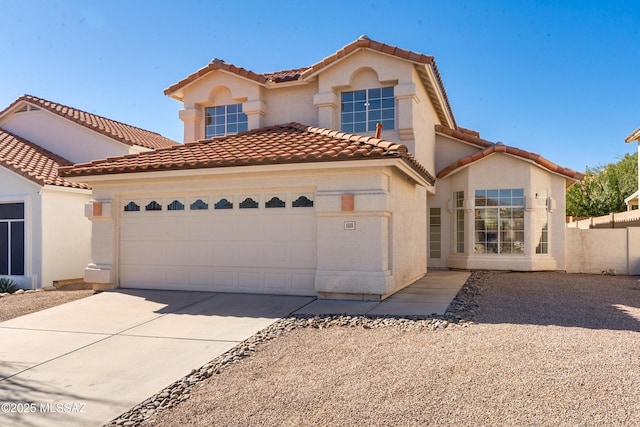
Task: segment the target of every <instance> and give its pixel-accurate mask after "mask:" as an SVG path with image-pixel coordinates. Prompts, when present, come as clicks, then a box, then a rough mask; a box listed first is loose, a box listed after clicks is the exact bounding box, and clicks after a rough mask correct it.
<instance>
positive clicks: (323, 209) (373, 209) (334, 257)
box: [85, 160, 426, 299]
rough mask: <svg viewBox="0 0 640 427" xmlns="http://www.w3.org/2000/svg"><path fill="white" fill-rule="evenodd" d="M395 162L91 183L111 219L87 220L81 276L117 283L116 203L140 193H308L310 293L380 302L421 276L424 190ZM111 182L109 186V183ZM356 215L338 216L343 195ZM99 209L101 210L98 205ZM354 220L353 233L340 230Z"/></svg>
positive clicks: (156, 175) (146, 175)
mask: <svg viewBox="0 0 640 427" xmlns="http://www.w3.org/2000/svg"><path fill="white" fill-rule="evenodd" d="M399 162H401V161H400V160H393V161H391V162H390V161H387V160H383V161H377V160H376V161H366V162H365V161H359V162H358V161H356V162H344V163H342V162H338V163H334V164H320V165H318V166H315V167H314V168H313V169H304V167H303V168H301V167H300V166H299V165H280V166H278V167H253V168H251V169H249V168H246V167H244V168H228V169H225V170H220V169H219V170H204V171H183V172H165V173H155V172H154V173H143V174H137V176H134V175H132V174H129V175H123V176H122V178H123V180H121V181H118V178H119V177H115V176H112V177H109V181H90V182H91V185H92V187H93V189H94V191H93V198H94V199H95V200H99V201H103V202H110V203H111V205H110V208H111V216H110V217H102V218H94V220H93V221H92V232H93V239H92V261H91V263H90V264H89V266H88V269H87V271H86V273H85V277H86V278H87V280H88V281H91V282H110V283H113V284H114V285H117V284H118V277H119V276H118V274H119V273H118V255H117V253H118V235H117V229H118V214H119V212H118V209H119V208H118V206H119V202H120V200H121V198H122V197H124V196H126V197H144V195H146V194H156V195H157V194H165V195H167V197H169V196H171V195H173V194H175V195H181V196H189V195H198V194H229V193H238V192H242V193H246V194H252V193H264V192H269V191H271V192H274V193H278V192H282V191H289V192H290V191H294V190H295V191H301V192H310V193H311V194H314V198H315V200H314V209H315V212H316V220H317V270H316V284H315V288H316V291H317V292H318V294H319V295H320V296H324V297H349V298H365V299H368V298H374V299H375V298H379V297H380V296H381V295H385V294H388V293H390V292H393V291H394V290H396V289H399V288H401V287H404V286H406V285H408V284H409V283H410V282H411V281H412V280H413V279H415V278H418V277H420V276H421V275H423V274H424V273H426V242H425V240H424V238H423V236H424V233H425V230H426V217H425V213H424V207H425V206H426V191H425V190H424V188H422V187H419V186H416V185H415V184H414V181H413V180H412V179H411V178H409V177H408V176H407V175H406V174H405V173H404V172H399V171H398V170H396V168H395V167H394V166H391V165H392V164H399ZM114 179H115V180H114ZM345 193H348V194H353V195H354V198H355V208H354V210H353V211H343V209H342V195H343V194H345ZM103 206H104V205H103ZM345 221H354V222H355V224H356V227H355V230H347V229H345Z"/></svg>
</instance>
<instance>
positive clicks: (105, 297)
mask: <svg viewBox="0 0 640 427" xmlns="http://www.w3.org/2000/svg"><path fill="white" fill-rule="evenodd" d="M468 277H469V273H468V272H459V271H432V272H429V274H427V275H426V276H425V277H424V278H422V279H420V280H418V281H417V282H416V283H414V284H413V285H411V286H409V287H407V288H406V289H404V290H402V291H400V292H398V293H397V294H395V295H393V296H391V297H390V298H388V299H387V300H385V301H382V302H380V301H377V302H376V301H333V300H316V299H315V298H313V297H294V296H276V295H254V294H223V293H207V292H181V291H153V290H117V291H110V292H103V293H101V294H98V295H93V296H91V297H89V298H85V299H81V300H78V301H74V302H71V303H68V304H64V305H61V306H58V307H54V308H51V309H48V310H44V311H40V312H37V313H33V314H29V315H27V316H22V317H18V318H16V319H12V320H8V321H6V322H2V323H0V426H3V427H5V426H21V427H22V426H57V425H60V426H92V425H103V424H104V423H107V422H109V421H111V420H112V419H114V418H115V417H117V416H119V415H120V414H122V413H123V412H125V411H127V410H129V409H131V408H132V407H134V406H135V405H137V404H138V403H140V402H142V401H144V400H145V399H147V398H148V397H149V396H152V395H154V394H155V393H157V392H158V391H160V390H161V389H163V388H164V387H166V386H168V385H169V384H171V383H173V382H174V381H176V380H178V379H180V378H182V377H184V376H185V375H187V374H189V373H190V372H191V370H192V369H197V368H199V367H200V366H202V365H204V364H206V363H207V362H209V361H211V360H212V359H214V358H215V357H217V356H219V355H220V354H222V353H224V352H226V351H227V350H229V349H231V348H233V347H235V346H236V345H237V344H238V343H240V342H242V341H244V340H245V339H247V338H249V337H250V336H252V335H253V334H255V333H256V332H258V331H260V330H262V329H264V328H266V327H267V326H269V325H270V324H272V323H274V322H275V321H277V320H278V319H280V318H281V317H284V316H287V315H289V314H290V313H294V312H295V313H298V314H311V315H316V314H318V315H322V314H335V313H349V314H368V315H415V314H419V315H429V314H432V313H437V314H442V313H444V312H445V310H446V309H447V307H448V306H449V303H450V302H451V300H452V299H453V298H454V297H455V295H456V294H457V292H458V291H459V290H460V288H461V287H462V286H463V284H464V283H465V281H466V280H467V278H468Z"/></svg>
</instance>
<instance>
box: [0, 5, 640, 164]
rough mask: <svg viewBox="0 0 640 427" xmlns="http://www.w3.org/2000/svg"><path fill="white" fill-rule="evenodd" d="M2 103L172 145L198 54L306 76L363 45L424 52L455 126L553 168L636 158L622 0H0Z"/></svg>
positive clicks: (634, 52) (636, 79)
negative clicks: (169, 90) (44, 109)
mask: <svg viewBox="0 0 640 427" xmlns="http://www.w3.org/2000/svg"><path fill="white" fill-rule="evenodd" d="M0 7H1V10H2V24H0V38H1V39H2V40H3V43H2V45H3V49H2V66H1V67H0V108H4V107H5V106H7V105H9V104H10V103H11V102H12V101H14V100H15V99H16V98H18V97H19V96H21V95H23V94H25V93H28V94H31V95H35V96H39V97H42V98H45V99H49V100H51V101H55V102H59V103H62V104H66V105H70V106H73V107H76V108H80V109H83V110H86V111H89V112H92V113H95V114H99V115H102V116H106V117H109V118H111V119H114V120H119V121H122V122H125V123H128V124H131V125H135V126H139V127H142V128H145V129H149V130H152V131H156V132H159V133H161V134H163V135H165V136H167V137H169V138H172V139H176V140H178V141H181V140H182V122H181V121H180V120H179V119H178V110H179V109H180V108H181V105H180V104H179V103H178V102H176V101H173V100H171V99H169V98H167V97H166V96H165V95H164V94H163V90H164V89H165V88H166V87H168V86H170V85H172V84H173V83H176V82H177V81H179V80H180V79H182V78H183V77H186V76H187V75H189V74H190V73H192V72H194V71H195V70H197V69H199V68H201V67H203V66H205V65H206V64H207V63H208V62H209V61H210V60H211V59H212V58H214V57H215V58H221V59H224V60H225V61H227V62H230V63H233V64H235V65H238V66H242V67H245V68H248V69H250V70H253V71H256V72H270V71H278V70H281V69H288V68H297V67H303V66H308V65H311V64H313V63H315V62H317V61H319V60H320V59H322V58H324V57H325V56H327V55H330V54H332V53H333V52H335V51H336V50H338V49H340V48H342V47H343V46H344V45H346V44H348V43H350V42H352V41H353V40H355V39H357V38H358V36H360V35H361V34H367V35H368V36H369V37H370V38H372V39H374V40H378V41H381V42H385V43H388V44H391V45H395V46H398V47H401V48H404V49H409V50H413V51H416V52H420V53H424V54H428V55H434V56H435V58H436V62H437V65H438V67H439V69H440V72H441V74H442V78H443V81H444V85H445V88H446V90H447V93H448V96H449V100H450V102H451V105H452V108H453V111H454V114H455V117H456V120H457V122H458V124H459V125H460V126H464V127H467V128H471V129H475V130H478V131H480V133H481V136H482V137H484V138H486V139H489V140H491V141H502V142H504V143H505V144H507V145H513V146H516V147H519V148H522V149H526V150H530V151H534V152H537V153H539V154H542V155H543V156H545V157H547V158H548V159H550V160H552V161H554V162H556V163H560V164H562V165H563V166H567V167H571V168H574V169H578V170H584V169H585V167H587V166H594V165H597V164H605V163H608V162H613V161H617V159H618V158H619V157H620V156H622V155H624V154H625V153H631V152H633V151H634V150H636V149H637V146H636V145H634V144H625V143H624V138H625V137H626V136H627V135H628V134H629V133H631V132H632V131H633V130H635V129H636V128H638V127H640V34H639V33H638V27H639V26H638V23H639V22H640V2H636V1H626V2H624V1H620V2H616V1H606V2H605V1H601V2H596V1H589V0H584V1H519V0H512V1H480V0H478V1H456V0H422V1H367V2H364V1H363V2H350V1H345V0H342V1H334V0H324V1H309V2H307V1H295V2H293V1H278V2H263V1H261V2H257V1H248V0H246V1H242V2H240V1H237V2H236V1H211V0H209V1H196V0H193V1H189V0H185V1H171V0H167V1H157V0H156V1H136V0H127V1H72V0H69V1H55V0H48V1H34V0H20V1H10V0H0Z"/></svg>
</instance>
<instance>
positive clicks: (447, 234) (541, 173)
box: [428, 154, 565, 271]
mask: <svg viewBox="0 0 640 427" xmlns="http://www.w3.org/2000/svg"><path fill="white" fill-rule="evenodd" d="M497 170H499V171H500V173H499V174H497V173H496V171H497ZM507 178H508V180H507ZM443 181H448V182H443ZM564 185H565V179H564V178H563V177H561V176H558V175H555V174H552V173H549V172H548V171H546V170H545V169H542V168H540V167H538V166H536V165H534V164H532V163H530V162H527V161H523V160H520V159H518V158H515V157H512V156H509V155H505V154H494V155H492V156H489V157H487V158H485V159H483V160H480V161H477V162H475V163H472V164H471V165H470V166H469V167H467V168H464V169H462V170H460V171H459V172H457V173H455V174H453V175H451V176H449V177H447V178H445V179H441V180H438V182H437V184H436V195H435V196H433V197H431V198H430V199H429V202H428V203H429V207H442V208H443V209H442V222H443V226H442V229H443V236H442V240H443V255H442V256H443V259H440V260H429V266H430V267H443V266H446V267H449V268H460V269H495V270H523V271H528V270H564V269H565V255H564V254H565V240H564V239H565V224H564V218H565V217H564V212H565V186H564ZM509 188H522V189H524V193H525V248H524V254H517V255H494V254H480V253H474V240H475V233H474V227H475V224H474V210H473V209H474V195H475V191H476V190H483V189H509ZM455 191H464V192H465V201H464V206H465V208H464V210H465V253H464V254H454V253H453V249H452V247H453V209H452V201H451V199H452V196H453V192H455ZM537 193H539V194H543V193H547V195H548V197H549V198H551V199H552V202H551V206H552V209H551V211H549V210H548V211H547V212H548V227H549V253H548V254H536V253H535V251H536V246H537V243H538V240H539V237H540V236H538V235H537V234H536V233H537V232H536V227H535V215H536V210H535V202H536V194H537Z"/></svg>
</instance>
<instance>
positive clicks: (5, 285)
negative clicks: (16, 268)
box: [0, 277, 20, 294]
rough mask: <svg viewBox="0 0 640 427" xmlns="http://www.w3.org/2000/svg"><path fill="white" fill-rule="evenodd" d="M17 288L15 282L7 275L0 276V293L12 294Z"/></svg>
mask: <svg viewBox="0 0 640 427" xmlns="http://www.w3.org/2000/svg"><path fill="white" fill-rule="evenodd" d="M18 289H20V288H18V285H16V282H14V281H13V280H11V279H9V278H7V277H0V294H2V293H10V294H12V293H14V292H15V291H17V290H18Z"/></svg>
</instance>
